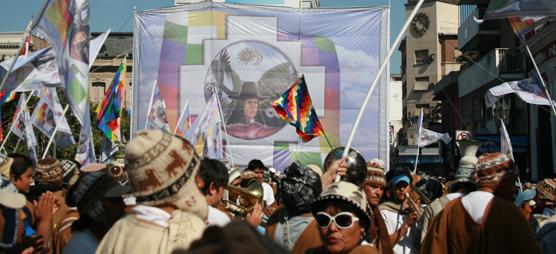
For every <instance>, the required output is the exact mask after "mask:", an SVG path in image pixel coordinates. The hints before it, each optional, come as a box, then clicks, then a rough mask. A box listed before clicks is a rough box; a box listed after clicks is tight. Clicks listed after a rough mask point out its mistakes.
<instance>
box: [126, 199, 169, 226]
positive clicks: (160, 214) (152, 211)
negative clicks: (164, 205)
mask: <svg viewBox="0 0 556 254" xmlns="http://www.w3.org/2000/svg"><path fill="white" fill-rule="evenodd" d="M131 211H132V212H133V214H134V215H135V216H137V218H139V219H141V220H144V221H148V222H152V223H154V224H156V225H158V226H161V227H163V228H167V227H168V226H169V225H168V221H169V220H170V219H171V218H172V214H171V213H169V212H166V211H164V210H162V209H160V208H158V207H154V206H146V205H138V206H136V207H134V208H133V209H131Z"/></svg>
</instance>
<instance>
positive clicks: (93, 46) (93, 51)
mask: <svg viewBox="0 0 556 254" xmlns="http://www.w3.org/2000/svg"><path fill="white" fill-rule="evenodd" d="M110 31H112V30H111V29H108V31H106V32H104V33H102V34H101V35H99V36H97V37H95V38H94V39H92V40H91V42H90V45H89V70H90V69H91V67H92V66H93V63H94V62H95V60H96V59H97V56H98V52H100V49H101V48H102V45H104V42H105V41H106V38H108V35H109V34H110Z"/></svg>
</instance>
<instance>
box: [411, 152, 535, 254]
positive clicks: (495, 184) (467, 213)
mask: <svg viewBox="0 0 556 254" xmlns="http://www.w3.org/2000/svg"><path fill="white" fill-rule="evenodd" d="M517 173H518V169H517V166H516V165H515V163H514V162H513V161H512V160H511V159H510V158H509V157H508V156H506V155H504V154H501V153H487V154H484V155H482V156H481V157H480V158H479V163H478V165H477V176H478V177H479V182H478V189H477V191H474V192H471V193H469V194H468V195H466V196H464V197H462V198H458V199H455V200H453V201H451V202H450V203H448V204H447V205H446V207H445V208H444V210H443V211H442V212H441V213H440V214H439V215H438V216H437V217H436V218H435V219H434V220H433V221H432V223H431V225H430V227H429V231H428V234H427V236H426V237H425V240H424V242H423V243H422V245H421V253H542V252H541V250H540V247H539V245H538V243H537V241H536V240H535V237H534V235H533V232H532V231H531V228H530V227H529V224H528V223H527V221H525V219H524V218H523V215H522V214H521V212H520V211H519V209H518V208H517V207H516V206H515V205H513V203H512V200H513V195H514V193H515V180H516V178H517Z"/></svg>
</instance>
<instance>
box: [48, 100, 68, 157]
mask: <svg viewBox="0 0 556 254" xmlns="http://www.w3.org/2000/svg"><path fill="white" fill-rule="evenodd" d="M68 108H69V104H67V105H66V107H65V108H64V112H63V113H62V117H64V116H65V115H66V111H68ZM58 126H59V125H58V124H56V126H55V127H54V131H52V136H50V139H49V140H48V144H47V145H46V148H45V149H44V153H43V154H42V159H44V158H46V155H47V154H48V149H50V145H52V141H54V137H56V132H57V131H58Z"/></svg>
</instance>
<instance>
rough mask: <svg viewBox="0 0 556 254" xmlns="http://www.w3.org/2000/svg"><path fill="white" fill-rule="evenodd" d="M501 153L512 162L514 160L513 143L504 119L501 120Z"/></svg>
mask: <svg viewBox="0 0 556 254" xmlns="http://www.w3.org/2000/svg"><path fill="white" fill-rule="evenodd" d="M500 152H501V153H503V154H506V155H508V156H509V157H510V158H512V160H513V159H514V151H513V148H512V141H511V140H510V135H508V131H507V130H506V125H505V124H504V121H502V119H500Z"/></svg>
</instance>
